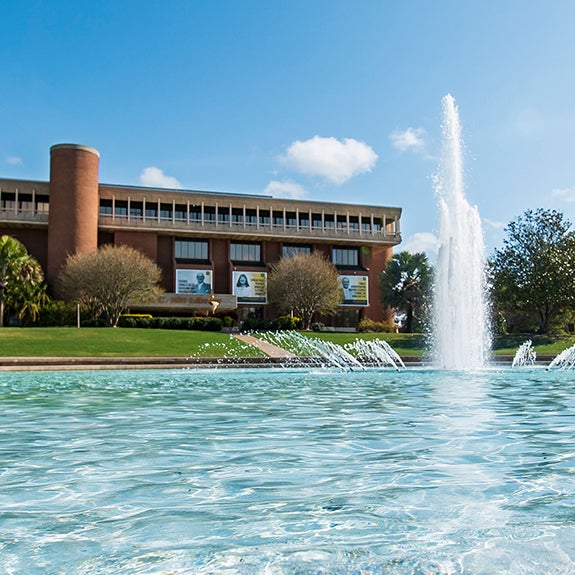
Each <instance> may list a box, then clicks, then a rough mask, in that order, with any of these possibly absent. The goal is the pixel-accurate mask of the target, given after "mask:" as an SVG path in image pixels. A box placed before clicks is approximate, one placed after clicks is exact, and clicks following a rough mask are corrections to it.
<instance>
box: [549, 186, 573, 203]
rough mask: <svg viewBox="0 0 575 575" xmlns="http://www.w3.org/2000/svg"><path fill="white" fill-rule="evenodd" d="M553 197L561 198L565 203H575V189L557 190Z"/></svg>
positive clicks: (554, 191) (552, 193)
mask: <svg viewBox="0 0 575 575" xmlns="http://www.w3.org/2000/svg"><path fill="white" fill-rule="evenodd" d="M551 195H552V196H553V197H554V198H559V199H561V200H563V201H564V202H569V203H571V202H575V188H555V189H554V190H553V191H552V192H551Z"/></svg>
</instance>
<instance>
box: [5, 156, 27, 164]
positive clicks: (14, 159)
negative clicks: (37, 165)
mask: <svg viewBox="0 0 575 575" xmlns="http://www.w3.org/2000/svg"><path fill="white" fill-rule="evenodd" d="M6 163H7V164H10V165H11V166H23V165H24V160H22V158H20V157H18V156H8V157H7V158H6Z"/></svg>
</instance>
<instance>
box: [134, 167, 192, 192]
mask: <svg viewBox="0 0 575 575" xmlns="http://www.w3.org/2000/svg"><path fill="white" fill-rule="evenodd" d="M140 183H141V184H143V185H144V186H150V187H152V188H180V189H181V188H182V184H181V183H180V182H179V181H178V180H177V179H176V178H173V177H172V176H167V175H166V174H164V171H163V170H161V169H160V168H156V167H155V166H149V167H147V168H144V169H143V170H142V173H141V174H140Z"/></svg>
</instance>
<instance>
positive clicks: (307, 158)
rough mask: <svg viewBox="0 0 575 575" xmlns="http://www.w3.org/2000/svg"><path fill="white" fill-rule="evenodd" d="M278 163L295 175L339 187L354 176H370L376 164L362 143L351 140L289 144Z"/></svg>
mask: <svg viewBox="0 0 575 575" xmlns="http://www.w3.org/2000/svg"><path fill="white" fill-rule="evenodd" d="M279 160H280V161H281V162H283V163H284V164H286V165H287V166H289V167H290V168H292V169H294V170H296V171H297V172H300V173H303V174H310V175H313V176H320V177H322V178H325V179H326V180H328V181H330V182H332V183H334V184H337V185H341V184H343V183H345V182H347V181H348V180H349V179H351V178H353V177H354V176H356V175H358V174H361V173H364V172H370V171H371V170H372V169H373V167H374V166H375V164H376V163H377V154H376V153H375V152H374V151H373V149H372V148H371V147H370V146H368V145H367V144H366V143H364V142H360V141H358V140H354V139H353V138H344V139H343V140H338V139H336V138H323V137H321V136H314V137H313V138H311V139H309V140H305V141H300V140H296V141H295V142H293V143H292V144H291V145H290V146H289V147H288V149H287V151H286V153H285V155H283V156H280V158H279Z"/></svg>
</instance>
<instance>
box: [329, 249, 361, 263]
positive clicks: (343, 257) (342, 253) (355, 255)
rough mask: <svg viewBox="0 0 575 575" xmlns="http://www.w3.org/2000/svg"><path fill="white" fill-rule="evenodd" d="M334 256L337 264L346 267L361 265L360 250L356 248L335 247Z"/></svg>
mask: <svg viewBox="0 0 575 575" xmlns="http://www.w3.org/2000/svg"><path fill="white" fill-rule="evenodd" d="M332 258H333V259H332V261H333V263H334V264H335V265H336V266H342V267H346V268H350V267H351V268H353V267H358V266H359V250H358V249H356V248H333V252H332Z"/></svg>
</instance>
